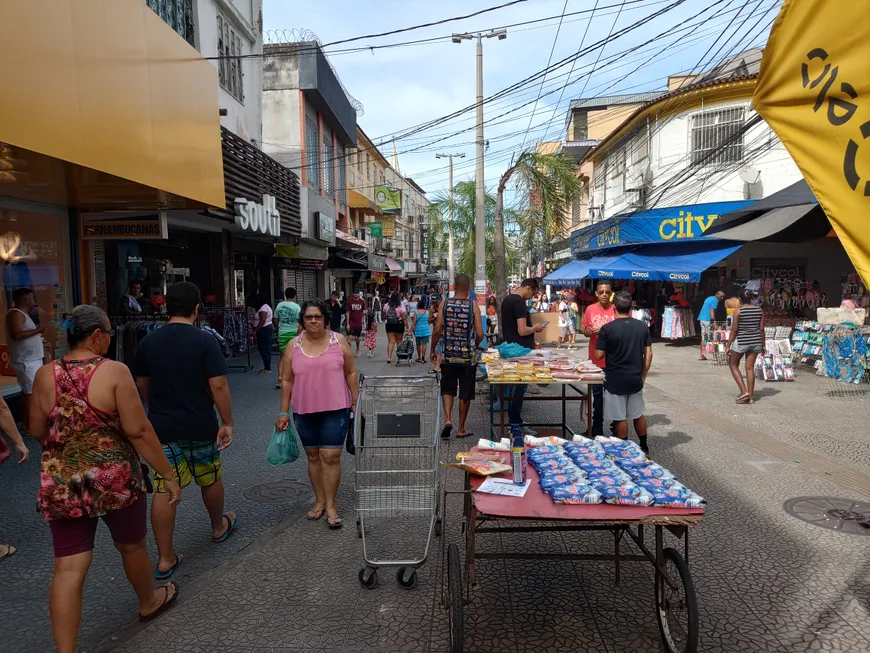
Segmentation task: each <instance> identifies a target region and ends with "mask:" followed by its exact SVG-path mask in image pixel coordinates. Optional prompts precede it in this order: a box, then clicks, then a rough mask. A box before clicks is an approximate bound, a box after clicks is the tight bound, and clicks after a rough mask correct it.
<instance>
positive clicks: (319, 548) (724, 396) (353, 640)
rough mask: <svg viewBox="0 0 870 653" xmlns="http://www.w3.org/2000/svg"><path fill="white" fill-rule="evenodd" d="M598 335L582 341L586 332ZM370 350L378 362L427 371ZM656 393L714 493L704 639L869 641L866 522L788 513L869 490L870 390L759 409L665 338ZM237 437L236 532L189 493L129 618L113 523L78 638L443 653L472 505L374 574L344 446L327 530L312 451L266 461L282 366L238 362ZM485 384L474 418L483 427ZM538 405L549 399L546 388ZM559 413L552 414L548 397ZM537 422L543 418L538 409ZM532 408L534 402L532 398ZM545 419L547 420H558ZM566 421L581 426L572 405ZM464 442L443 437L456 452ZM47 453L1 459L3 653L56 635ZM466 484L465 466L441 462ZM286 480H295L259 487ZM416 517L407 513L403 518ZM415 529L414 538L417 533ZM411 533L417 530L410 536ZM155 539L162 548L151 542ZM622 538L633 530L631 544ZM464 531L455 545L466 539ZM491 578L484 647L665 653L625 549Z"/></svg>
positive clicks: (748, 644) (504, 542) (840, 645)
mask: <svg viewBox="0 0 870 653" xmlns="http://www.w3.org/2000/svg"><path fill="white" fill-rule="evenodd" d="M584 348H585V345H584ZM383 351H384V348H383V343H382V344H381V347H380V357H379V358H378V359H375V360H374V361H369V360H368V359H365V358H362V359H358V360H359V362H360V369H361V371H363V372H364V373H365V374H367V375H372V374H386V373H389V374H393V373H396V370H397V369H400V372H399V373H401V374H414V373H420V372H421V371H423V370H428V369H429V368H430V366H428V365H427V366H426V367H425V368H424V367H422V366H414V367H413V368H410V369H409V368H406V367H403V368H395V367H394V368H387V367H386V366H385V365H384V363H383ZM655 356H656V357H655V361H654V362H653V368H652V372H651V374H650V377H649V379H648V384H647V390H646V403H647V415H648V417H649V419H650V425H651V428H650V436H651V437H650V444H651V447H652V456H653V457H654V458H655V459H656V461H658V462H660V463H661V464H663V465H664V466H666V467H668V468H669V469H671V470H672V471H673V472H674V473H675V474H677V475H678V476H679V477H680V478H681V480H683V481H684V482H685V483H686V484H687V485H689V486H690V487H692V488H693V489H695V490H697V491H698V492H699V493H700V494H702V495H703V496H704V497H705V498H707V500H708V501H709V506H708V508H707V513H706V515H705V518H704V521H703V522H702V523H701V525H700V526H698V527H695V528H693V529H692V532H691V540H690V541H691V558H690V563H691V565H690V566H691V570H692V574H693V577H694V582H695V585H696V587H697V592H698V600H699V607H700V634H701V643H700V648H699V650H701V651H705V652H714V653H717V652H725V651H729V652H735V653H736V652H746V653H755V652H760V651H770V652H776V653H786V652H789V653H792V652H799V651H863V650H867V649H868V647H870V581H868V578H870V562H868V561H870V537H861V536H854V535H848V534H844V533H840V532H835V531H832V530H826V529H823V528H818V527H815V526H812V525H810V524H807V523H805V522H802V521H799V520H797V519H796V518H794V517H792V516H791V515H789V514H787V512H786V511H785V510H784V503H785V502H786V501H788V500H789V499H793V498H797V497H804V496H819V497H843V498H847V499H852V500H855V501H865V502H866V501H870V445H868V443H867V440H866V433H865V431H866V428H864V427H863V426H861V425H866V424H867V423H868V420H870V406H868V402H866V401H865V400H862V399H856V400H853V401H846V400H835V399H834V398H832V397H830V396H828V394H827V393H828V391H829V388H828V385H827V381H825V380H823V379H818V378H816V377H815V376H813V375H811V374H807V373H804V374H800V375H799V376H798V379H797V381H796V382H795V383H791V384H786V383H773V384H768V385H764V383H763V382H760V384H759V385H760V392H759V395H760V398H759V400H758V402H757V403H756V404H755V405H752V406H737V405H735V404H734V399H733V398H734V396H735V395H736V388H735V386H734V383H733V380H732V379H731V377H730V374H729V373H728V371H727V369H724V368H721V369H719V368H713V367H709V366H707V365H706V364H704V363H700V362H698V361H697V360H696V359H697V349H696V348H695V347H688V346H686V347H683V346H675V345H673V344H670V343H658V344H656V345H655ZM230 380H231V385H232V392H233V400H234V401H233V403H234V411H235V420H236V423H237V429H236V430H237V435H236V441H235V443H234V444H233V447H232V448H231V449H230V450H229V451H228V453H227V455H226V458H225V468H224V474H225V481H226V485H227V506H228V507H229V508H232V509H236V510H238V511H239V514H240V528H239V530H238V531H237V533H235V534H234V535H233V536H232V537H231V538H230V539H229V540H228V541H227V542H226V543H225V544H223V545H214V544H212V543H211V542H210V538H209V533H208V529H207V527H206V522H205V517H204V512H203V509H202V506H201V503H200V501H199V497H198V496H195V491H191V490H188V492H187V493H186V495H185V501H184V503H183V504H182V507H181V509H180V513H179V521H178V530H177V542H178V550H179V551H181V552H182V553H184V554H185V556H186V557H185V560H184V563H183V565H182V567H181V568H180V573H179V574H177V576H176V578H175V580H177V581H178V582H179V585H180V586H181V592H182V594H181V598H180V600H179V602H178V605H177V606H175V607H174V608H173V609H172V610H171V611H170V612H169V613H167V614H166V615H165V616H164V617H161V618H160V619H159V620H157V621H156V622H154V623H153V624H150V625H147V626H144V625H140V624H138V623H135V624H134V623H133V620H134V616H135V611H136V605H135V600H134V596H133V594H132V592H131V591H130V590H129V587H128V586H127V585H126V582H125V581H124V580H123V575H122V570H121V566H120V560H119V557H118V555H117V553H115V552H114V549H113V547H112V545H111V542H110V541H109V538H108V535H107V533H106V532H105V531H104V530H103V529H101V532H100V537H99V540H98V544H97V553H96V556H95V561H94V566H93V568H92V571H91V575H90V577H89V580H88V583H87V585H86V589H85V609H84V615H83V625H82V632H81V637H80V646H81V650H83V651H91V652H96V651H100V652H106V653H108V652H109V651H115V652H117V653H122V652H123V653H139V652H145V651H155V652H156V651H161V652H170V651H171V652H173V653H175V652H177V653H200V652H202V653H205V652H211V651H215V650H221V651H229V652H231V653H254V652H262V651H296V652H300V651H320V652H322V653H339V652H340V653H354V652H360V653H361V652H366V653H387V652H390V653H393V652H396V651H433V652H434V651H446V650H447V629H448V626H447V617H446V613H445V612H444V610H443V609H442V608H441V603H440V589H439V583H438V580H439V578H438V576H439V574H438V570H439V565H440V564H441V562H442V560H441V551H442V546H443V544H444V543H445V542H450V541H456V542H460V537H459V532H458V526H459V514H460V511H461V506H460V504H459V503H458V501H457V500H455V499H449V502H448V505H447V506H446V516H445V529H444V533H443V535H442V537H441V538H440V539H436V540H434V541H433V551H432V553H431V557H430V560H429V562H428V563H427V564H426V565H425V566H424V567H423V568H422V569H421V570H420V573H419V583H418V585H417V587H416V589H414V590H410V591H409V590H403V589H401V588H399V587H398V586H397V584H396V581H395V578H394V574H393V573H391V572H390V570H388V569H385V570H383V571H382V572H381V573H380V580H379V585H378V586H377V587H376V588H375V589H373V590H366V589H362V588H361V587H360V585H359V583H358V581H357V572H358V571H359V569H360V567H361V565H362V552H361V546H360V542H359V540H358V539H357V534H356V530H355V529H354V528H353V516H352V506H353V478H352V468H353V467H352V465H353V460H352V458H351V457H350V456H346V460H345V463H346V464H345V475H344V481H343V485H342V489H341V491H340V496H339V500H340V503H339V505H340V508H341V509H342V511H343V516H344V517H345V523H346V527H345V528H343V529H342V530H340V531H329V530H327V529H326V527H325V525H324V524H323V523H322V522H309V521H306V520H305V519H303V518H302V514H303V511H304V510H305V509H306V508H307V506H308V502H309V498H310V494H309V490H308V488H307V487H306V486H307V477H306V472H305V466H304V464H303V463H302V461H297V462H296V463H294V464H291V465H286V466H283V467H280V468H272V467H269V466H268V465H266V464H265V462H264V453H265V448H266V443H267V441H268V436H269V434H270V432H271V426H270V425H271V421H272V419H273V415H274V413H275V412H276V410H277V402H278V397H277V390H273V389H272V384H273V381H274V377H269V378H263V377H260V376H258V375H256V374H255V373H248V374H233V375H232V376H231V377H230ZM486 405H487V404H486V400H485V398H484V399H481V398H480V397H478V401H476V402H475V404H474V406H473V409H472V410H473V412H472V423H471V425H470V428H471V429H472V430H474V431H475V432H476V433H477V434H479V435H480V434H484V433H485V432H486V428H487V427H486V424H487V421H488V417H489V416H488V413H487V410H486ZM539 405H540V404H539ZM550 406H551V407H550V408H547V409H546V411H548V412H552V413H553V414H555V411H556V410H557V409H556V408H555V406H554V405H553V404H550ZM526 410H527V414H526V419H527V421H530V422H537V421H544V420H545V419H546V418H545V416H544V415H543V414H537V415H536V414H535V413H537V412H539V411H541V409H539V408H538V407H537V406H532V405H528V406H527V408H526ZM533 411H534V412H533ZM550 419H552V418H550ZM572 426H573V427H574V428H575V429H577V428H579V418H576V417H575V418H574V419H573V423H572ZM469 446H471V444H470V443H468V442H464V441H460V442H457V441H456V440H455V439H454V440H451V441H450V442H449V444H448V445H447V446H445V447H444V448H442V452H441V458H442V460H447V459H448V458H452V457H453V455H454V454H455V453H456V452H457V451H459V450H462V449H465V448H467V447H469ZM36 470H37V461H36V460H32V461H30V462H29V463H28V464H27V465H25V466H23V467H22V468H20V469H19V468H15V467H14V466H12V465H6V466H4V468H3V470H2V488H3V490H2V495H0V514H2V515H3V517H2V522H0V527H2V530H0V533H2V538H0V539H2V540H3V541H7V540H8V541H11V542H12V543H13V544H15V545H16V546H17V547H18V548H19V553H18V554H17V555H16V556H15V557H14V558H12V559H10V560H8V561H5V562H3V563H2V564H0V585H2V587H3V588H4V597H5V598H4V600H3V602H2V604H0V619H2V621H3V623H6V624H14V633H15V637H14V639H11V638H6V639H4V640H3V642H2V643H0V651H2V652H4V653H5V652H7V651H8V652H10V653H12V652H18V651H50V650H52V640H51V633H50V628H49V622H48V600H47V587H48V583H49V581H50V577H51V545H50V537H49V533H48V529H47V527H46V525H45V524H44V523H42V520H41V518H40V517H39V516H38V515H36V514H35V512H34V511H33V497H34V496H35V492H36V486H37V480H38V479H37V471H36ZM445 478H446V479H447V482H448V483H450V484H451V485H453V486H455V485H456V484H457V483H459V482H460V472H458V471H456V470H447V471H446V473H445ZM278 481H284V482H285V483H283V485H282V486H280V487H276V486H274V485H273V486H269V487H268V488H259V486H261V485H262V484H265V483H275V482H278ZM394 526H395V531H396V533H403V529H402V524H398V523H397V524H395V525H394ZM418 539H419V538H418ZM398 540H399V541H400V543H402V544H403V545H406V546H410V547H414V546H418V545H419V544H420V542H419V541H416V542H415V541H414V540H413V538H412V537H411V535H409V534H403V535H402V537H399V538H398ZM149 541H150V542H151V543H152V547H151V548H152V555H153V554H154V552H155V550H154V547H153V540H149ZM623 546H624V547H626V549H628V547H629V544H628V543H623ZM612 547H613V542H612V540H611V539H610V538H608V537H607V536H606V535H605V534H603V533H602V534H595V533H582V534H571V533H562V534H548V535H546V536H539V535H531V534H514V533H511V534H507V533H504V534H495V535H486V536H482V537H481V538H480V540H479V543H478V549H479V551H522V552H526V553H567V552H584V553H609V552H612ZM461 548H462V546H460V549H461ZM477 570H478V582H479V584H478V585H477V587H475V588H474V589H473V590H472V592H471V602H470V603H469V605H468V606H466V609H465V614H466V627H465V633H466V649H467V650H468V651H478V652H481V653H482V652H484V651H488V652H492V653H505V652H511V653H513V652H517V653H519V652H521V651H536V652H539V651H565V650H576V651H590V652H591V651H596V652H598V651H611V652H613V653H617V652H618V653H623V652H638V653H641V652H644V653H645V652H648V651H657V650H662V649H661V644H660V642H659V633H658V626H657V623H656V617H655V611H654V600H653V599H654V595H653V574H652V569H651V567H650V566H649V565H638V564H624V565H622V575H621V582H620V584H619V585H618V586H617V585H615V584H614V573H613V568H612V566H611V565H609V564H608V563H600V562H575V563H571V562H558V563H557V562H539V561H535V562H525V561H479V562H478V565H477Z"/></svg>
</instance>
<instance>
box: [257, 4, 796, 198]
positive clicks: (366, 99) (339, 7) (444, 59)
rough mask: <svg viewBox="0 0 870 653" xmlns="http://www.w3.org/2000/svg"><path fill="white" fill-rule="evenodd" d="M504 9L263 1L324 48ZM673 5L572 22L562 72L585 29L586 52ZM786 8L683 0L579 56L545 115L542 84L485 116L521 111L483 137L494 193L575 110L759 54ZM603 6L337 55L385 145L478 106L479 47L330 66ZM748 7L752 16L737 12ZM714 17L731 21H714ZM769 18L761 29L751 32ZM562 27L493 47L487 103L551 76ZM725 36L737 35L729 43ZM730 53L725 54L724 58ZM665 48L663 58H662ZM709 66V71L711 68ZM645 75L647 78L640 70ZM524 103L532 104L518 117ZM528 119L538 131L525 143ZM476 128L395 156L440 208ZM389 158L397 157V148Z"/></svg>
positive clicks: (635, 7)
mask: <svg viewBox="0 0 870 653" xmlns="http://www.w3.org/2000/svg"><path fill="white" fill-rule="evenodd" d="M505 1H506V0H462V1H459V0H439V1H438V2H421V1H418V0H404V1H400V0H377V1H374V0H322V1H321V2H305V3H303V2H295V1H288V0H264V7H263V17H264V29H265V30H266V31H267V32H268V31H269V30H285V29H286V30H290V29H301V28H307V29H310V30H312V31H313V32H314V33H316V34H317V36H318V37H319V38H320V40H321V42H323V43H328V42H330V41H337V40H340V39H344V38H350V37H355V36H360V35H363V34H370V33H377V32H385V31H389V30H392V29H398V28H402V27H408V26H412V25H417V24H420V23H426V22H431V21H435V20H440V19H444V18H449V17H452V16H459V15H464V14H469V13H472V12H473V11H477V10H480V9H485V8H488V7H492V6H496V5H499V4H503V3H504V2H505ZM671 2H673V0H667V1H662V0H644V1H643V2H634V3H631V0H629V2H627V3H626V5H625V6H624V7H623V10H622V13H621V14H619V15H618V16H617V11H618V9H617V8H607V7H609V6H611V5H619V4H620V0H598V3H597V4H598V7H599V9H598V10H597V11H596V13H595V14H594V18H592V19H591V20H590V14H588V13H587V14H581V15H577V16H567V17H566V18H565V19H564V21H563V23H562V27H561V31H560V33H559V38H558V40H557V41H556V45H555V49H554V51H553V55H552V62H554V63H555V62H558V61H560V60H562V59H564V58H565V57H568V56H569V55H572V54H574V53H576V52H577V51H578V49H579V47H580V44H581V41H582V40H583V36H584V32H587V28H588V32H587V33H586V37H585V45H584V47H587V46H590V45H593V44H594V43H596V42H597V41H600V40H602V39H604V38H606V37H607V35H608V34H609V33H610V31H611V29H613V30H614V31H615V32H618V31H619V30H620V29H623V28H626V27H628V26H630V25H632V24H633V23H636V22H637V21H642V20H643V19H644V18H646V17H648V16H650V15H651V14H653V13H654V12H656V11H658V10H660V9H663V8H665V7H666V6H667V5H668V4H671ZM779 4H780V2H779V0H749V1H748V2H746V1H745V0H718V2H717V0H685V1H684V2H683V3H682V4H681V5H680V6H678V7H676V8H674V9H671V10H670V11H669V12H667V13H666V14H664V15H662V16H660V17H658V18H654V19H652V20H647V21H645V22H644V24H643V25H642V26H641V27H639V28H637V29H635V30H633V31H631V32H630V33H628V34H626V35H624V36H622V37H620V38H618V39H616V40H614V41H612V42H611V43H609V44H607V45H606V46H605V47H604V48H603V50H602V49H601V48H596V49H595V50H594V51H592V52H590V53H589V54H587V55H585V56H583V57H581V58H580V59H579V60H578V61H577V63H576V65H575V67H574V69H573V72H571V74H570V75H568V73H569V71H571V65H570V64H568V65H566V66H565V67H563V68H561V69H559V70H558V71H555V72H554V73H552V74H551V76H550V77H548V79H547V81H545V83H544V88H543V93H544V94H546V93H548V92H550V91H552V93H551V94H549V95H545V96H543V97H542V98H541V99H540V100H539V101H538V103H537V105H536V106H535V104H534V102H535V99H536V97H537V95H538V93H539V89H540V87H541V82H540V80H538V81H537V82H535V83H533V84H531V85H530V86H527V87H525V88H523V89H520V90H518V91H517V92H515V93H513V94H511V95H510V96H508V97H505V98H503V99H500V100H498V101H497V102H494V103H493V104H492V105H486V106H485V108H484V111H485V114H484V117H485V119H487V120H493V118H494V116H496V115H497V114H500V113H503V112H505V111H509V110H511V109H515V110H514V111H513V112H512V113H510V114H508V115H507V116H505V117H503V118H500V119H498V120H497V121H495V120H493V122H499V123H500V124H492V125H487V127H486V129H485V136H484V137H485V138H486V139H488V140H489V141H490V148H489V151H488V153H487V158H486V183H487V187H488V188H489V187H494V186H495V184H496V183H497V180H498V177H499V175H500V174H501V173H502V172H504V170H505V169H506V168H507V166H508V165H509V163H510V158H511V156H512V155H514V154H515V153H518V152H521V151H522V150H523V149H524V143H525V149H529V148H530V147H532V148H533V147H534V143H535V142H536V141H539V140H544V139H545V138H546V140H557V139H562V138H563V137H564V135H565V130H564V125H565V121H566V118H567V107H568V104H569V102H570V100H572V99H575V98H577V97H595V96H597V95H602V94H608V95H609V94H614V93H632V92H639V91H646V90H658V89H664V88H665V86H666V80H667V76H668V74H674V73H678V72H681V71H687V70H691V69H692V68H693V67H695V66H696V65H697V64H698V63H699V61H700V60H701V59H702V55H704V54H705V52H706V51H707V50H708V48H709V47H710V46H711V44H712V45H713V47H712V50H711V51H710V53H709V54H708V55H707V60H711V61H713V60H715V61H718V60H719V59H720V58H721V57H722V56H723V55H725V54H727V53H729V52H730V53H731V54H736V53H737V52H740V51H741V50H744V49H746V48H747V47H748V46H749V45H759V44H763V42H764V41H765V40H766V36H767V32H768V30H767V29H766V26H767V25H768V23H769V22H770V21H772V20H773V18H774V17H775V15H776V11H777V7H778V6H779ZM595 5H596V2H595V0H568V1H567V7H566V2H565V0H527V1H526V2H522V3H520V4H517V5H514V6H512V7H508V8H505V9H500V10H498V11H494V12H490V13H487V14H484V15H482V16H478V17H475V18H471V19H467V20H463V21H459V22H452V23H448V24H446V25H441V26H436V27H431V28H426V29H421V30H416V31H413V32H408V33H404V34H398V35H393V36H388V37H383V38H377V39H365V40H363V41H360V42H355V43H353V44H347V45H337V46H334V47H332V48H327V49H326V51H327V54H328V56H329V58H330V61H331V63H332V65H333V67H334V68H335V69H336V71H337V72H338V74H339V77H340V78H341V80H342V82H343V83H344V85H345V87H346V88H347V89H348V91H349V92H350V94H351V95H353V96H354V97H355V98H356V99H358V100H359V101H360V102H362V104H363V106H364V107H365V113H364V115H362V116H360V117H359V118H358V121H359V124H360V125H361V126H362V128H363V129H364V130H365V131H366V133H367V134H368V135H369V136H370V137H372V138H373V139H375V140H376V141H378V140H380V139H382V138H384V137H390V136H391V135H392V134H395V133H397V132H401V131H402V130H405V129H407V128H410V127H413V126H415V125H419V124H421V123H424V122H426V121H429V120H434V119H437V118H439V117H441V116H445V115H447V114H450V113H451V112H454V111H458V110H461V109H463V108H465V107H468V106H469V105H471V104H473V103H474V100H475V46H474V42H472V41H466V42H463V43H462V44H459V45H457V44H453V43H451V41H450V39H449V38H445V39H444V40H442V41H436V42H432V43H428V44H424V45H413V46H407V47H397V48H392V49H381V50H374V51H373V52H371V51H365V52H355V53H340V52H334V53H333V54H331V55H329V51H330V50H340V49H343V48H350V47H356V46H368V45H385V44H389V43H397V42H403V41H409V40H416V39H424V38H431V37H442V36H449V35H450V34H451V33H454V32H469V31H483V30H488V29H491V28H495V27H500V26H503V25H509V24H512V23H519V22H523V21H529V20H535V19H539V18H544V17H548V16H556V17H558V16H559V15H560V14H561V13H562V12H563V9H564V10H565V11H567V12H568V13H571V12H579V11H584V10H591V9H592V8H593V7H595ZM741 7H744V8H743V10H742V12H741V13H738V11H739V10H740V9H741ZM703 9H708V11H707V13H706V14H704V15H703V17H702V18H699V19H693V20H692V21H691V22H690V23H689V27H688V29H685V30H684V31H682V32H673V31H672V30H671V28H673V27H674V26H676V25H677V23H679V22H680V21H683V20H685V19H687V18H690V17H691V16H693V15H695V14H697V13H698V12H700V11H701V10H703ZM716 11H721V12H723V13H722V14H721V15H720V16H718V17H714V14H715V13H716ZM747 19H748V20H747ZM759 19H760V22H759V23H758V24H757V27H754V28H753V26H755V25H756V21H757V20H759ZM732 21H733V22H732ZM557 25H558V18H556V19H553V20H548V21H545V22H541V23H536V24H533V25H525V26H519V27H514V28H508V38H507V39H506V40H503V41H499V40H497V39H488V40H485V41H484V97H486V96H489V95H491V94H492V93H494V92H497V91H500V90H501V89H503V88H506V87H508V86H510V85H511V84H514V83H516V82H517V81H519V80H521V79H523V78H525V77H527V76H529V75H532V74H535V73H537V72H538V71H540V70H542V69H544V68H545V67H546V65H547V61H548V58H549V57H550V50H551V48H552V47H553V43H554V38H555V37H556V32H557ZM723 30H727V31H725V32H724V35H722V34H723ZM664 31H668V32H669V34H670V35H669V36H668V37H667V38H665V39H660V40H658V41H656V42H655V43H652V44H650V45H647V46H645V47H643V48H640V49H638V50H637V51H636V52H634V53H631V54H628V55H627V56H626V57H625V58H624V59H622V60H621V61H618V62H613V61H612V59H613V58H614V57H615V56H617V55H619V54H620V53H622V52H624V51H626V50H627V49H629V48H633V47H636V46H639V45H640V44H642V43H643V42H644V41H646V40H648V39H650V38H652V37H654V36H656V35H658V34H659V33H661V32H664ZM720 37H721V38H720ZM717 39H718V40H717ZM267 40H268V35H267ZM665 46H667V47H665ZM720 46H721V47H722V49H721V51H719V52H718V54H717V49H718V48H720ZM662 49H664V51H663V52H659V51H660V50H662ZM599 56H600V60H599V61H598V63H597V65H596V60H598V58H599ZM649 59H651V60H649ZM648 60H649V61H648ZM707 60H705V61H704V65H702V66H700V68H706V67H709V66H708V65H707ZM639 66H641V67H640V69H639V70H636V71H635V70H634V69H635V68H637V67H639ZM696 72H697V70H696ZM623 78H624V79H623ZM566 79H567V80H568V81H569V82H570V85H569V86H568V87H567V88H565V90H564V92H562V90H561V89H560V88H559V87H561V86H562V85H564V83H565V81H566ZM581 93H582V95H581ZM560 97H561V99H560ZM524 103H529V104H528V105H527V106H524V107H521V108H518V107H520V106H521V105H522V104H524ZM533 107H534V111H533ZM530 119H531V125H532V128H531V130H530V131H529V132H528V133H526V130H527V128H528V126H529V123H530ZM474 124H475V123H474V111H473V110H471V111H468V112H466V113H464V114H462V115H461V116H459V117H457V118H455V119H452V120H450V121H449V122H447V123H444V124H440V125H437V126H435V127H433V128H431V129H428V130H426V131H423V132H421V133H419V134H415V135H413V136H411V137H408V138H404V139H400V140H398V141H397V142H396V148H397V150H398V153H399V164H400V167H401V170H402V173H403V174H405V175H408V176H411V177H413V178H414V179H415V181H417V183H419V184H420V185H421V186H422V187H423V188H424V189H425V190H426V191H427V192H428V193H429V196H430V197H434V196H435V195H436V194H437V193H438V192H439V191H443V190H445V189H446V188H447V185H448V184H447V168H446V161H443V160H436V159H435V153H436V152H464V153H465V155H466V158H465V159H464V160H457V161H456V163H455V172H454V175H455V179H454V181H460V180H463V179H473V177H474V154H475V148H474V138H475V135H474ZM463 129H468V131H466V132H464V133H462V134H460V135H457V136H453V137H451V138H449V139H447V140H443V141H441V142H439V143H435V144H431V145H430V142H431V141H434V140H436V139H438V138H442V137H443V136H445V135H447V134H452V133H453V132H458V131H460V130H463ZM381 149H382V151H383V152H384V154H385V155H386V156H388V157H389V155H390V153H391V152H392V145H386V146H384V147H382V148H381ZM409 150H415V151H412V152H411V151H409Z"/></svg>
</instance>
